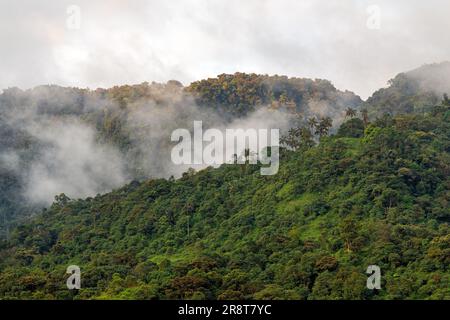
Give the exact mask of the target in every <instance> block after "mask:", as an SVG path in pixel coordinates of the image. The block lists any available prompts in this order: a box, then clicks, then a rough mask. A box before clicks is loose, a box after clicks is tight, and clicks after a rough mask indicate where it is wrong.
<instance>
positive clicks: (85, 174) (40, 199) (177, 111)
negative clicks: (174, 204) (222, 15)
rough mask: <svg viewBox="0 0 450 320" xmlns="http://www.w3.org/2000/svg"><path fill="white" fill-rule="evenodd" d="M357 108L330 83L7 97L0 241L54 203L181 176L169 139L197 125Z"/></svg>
mask: <svg viewBox="0 0 450 320" xmlns="http://www.w3.org/2000/svg"><path fill="white" fill-rule="evenodd" d="M360 103H361V99H360V98H359V97H358V96H356V95H354V94H353V93H350V92H341V91H338V90H336V88H334V86H333V85H332V84H331V83H330V82H328V81H324V80H310V79H300V78H288V77H279V76H273V77H270V76H264V75H256V74H243V73H236V74H234V75H220V76H218V77H217V78H212V79H208V80H203V81H200V82H198V83H197V82H196V83H193V84H191V85H190V86H188V87H183V85H182V84H181V83H179V82H177V81H169V82H167V83H166V84H159V83H151V84H149V83H142V84H139V85H133V86H130V85H124V86H118V87H113V88H110V89H97V90H89V89H78V88H64V87H59V86H39V87H36V88H33V89H29V90H20V89H17V88H10V89H6V90H4V91H3V92H2V94H0V191H1V192H0V238H2V237H5V236H6V237H8V231H7V229H9V228H10V227H12V225H13V222H14V221H16V220H18V219H19V218H23V217H26V216H28V215H29V214H31V213H32V212H34V211H36V210H38V209H40V208H42V207H45V206H48V205H49V204H50V203H51V199H52V198H53V197H54V195H55V194H58V193H61V192H65V193H67V194H68V195H70V196H72V197H87V196H92V195H95V194H97V193H105V192H107V191H110V190H111V189H113V188H117V187H120V186H122V185H124V184H125V183H126V182H129V181H131V180H133V179H136V180H143V179H148V178H161V177H165V178H168V177H170V176H171V175H175V176H179V175H181V172H183V170H184V169H183V168H181V169H180V168H173V166H172V164H171V163H170V162H168V161H166V159H168V158H169V157H170V150H171V147H172V145H171V142H170V134H171V132H172V131H173V130H174V129H177V128H191V127H192V122H193V121H194V120H203V121H204V123H205V127H206V126H211V127H219V128H220V127H223V126H225V125H227V124H229V123H231V122H232V121H235V120H236V121H237V120H242V121H241V124H245V123H246V119H249V118H251V117H252V113H254V112H255V111H257V110H259V111H260V113H259V118H258V121H259V122H264V121H266V122H268V121H267V120H270V121H272V125H278V127H282V125H281V124H277V123H276V121H277V120H276V119H277V117H275V116H274V113H275V112H277V111H279V114H280V116H279V117H281V116H283V117H284V118H286V119H288V120H289V118H290V116H291V115H293V114H294V113H302V114H305V115H315V116H318V117H319V116H325V115H332V116H333V118H334V119H335V123H337V122H338V119H339V118H341V117H342V116H343V113H344V110H345V108H347V107H348V106H352V107H355V106H356V105H358V104H360ZM269 115H270V116H269ZM248 121H252V120H251V119H249V120H248ZM266 125H267V127H269V126H270V125H269V124H267V123H266ZM74 155H76V156H74ZM104 168H108V169H109V170H110V172H109V173H108V174H104V170H105V169H104ZM185 169H187V168H185Z"/></svg>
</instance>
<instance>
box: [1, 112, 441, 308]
mask: <svg viewBox="0 0 450 320" xmlns="http://www.w3.org/2000/svg"><path fill="white" fill-rule="evenodd" d="M352 136H354V135H353V132H352ZM449 164H450V109H449V107H435V108H433V109H432V110H431V111H430V113H428V114H426V115H405V116H398V117H395V118H391V117H383V118H381V119H379V120H377V121H375V122H373V123H371V124H369V125H368V126H367V127H366V128H365V130H364V131H363V132H361V137H360V138H351V137H348V136H346V132H345V130H341V131H340V133H339V136H331V137H325V138H323V139H322V141H321V143H320V144H319V145H317V146H314V147H310V148H309V147H304V148H300V149H298V150H296V151H286V150H284V151H283V152H282V158H281V167H280V171H279V173H278V174H277V175H275V176H260V175H259V170H258V166H252V165H223V166H221V167H220V168H218V169H212V168H210V169H205V170H202V171H200V172H198V173H194V172H192V171H190V172H188V173H186V174H184V175H183V177H182V178H181V179H179V180H165V179H159V180H148V181H145V182H133V183H131V184H129V185H127V186H125V187H123V188H121V189H118V190H115V191H113V192H111V193H108V194H104V195H99V196H97V197H95V198H88V199H85V200H70V199H68V198H67V197H66V196H64V195H61V196H59V197H58V198H57V199H56V200H57V201H56V202H55V203H54V204H53V205H52V206H51V207H50V208H49V209H48V210H45V211H43V212H42V213H41V214H40V215H38V216H37V217H35V218H34V219H33V221H30V222H29V223H27V224H24V225H21V226H20V227H18V228H17V229H15V230H14V231H13V233H12V237H11V240H10V242H8V243H7V242H3V243H2V244H1V249H0V297H2V298H5V299H15V298H34V299H39V298H49V299H91V298H95V299H102V298H117V299H200V298H207V299H235V298H246V299H280V298H281V299H450V293H449V291H448V288H449V281H450V279H449V270H448V267H449V263H450V260H449V259H450V252H449V250H450V249H449V248H450V232H449V231H450V229H449V225H448V223H449V222H450V165H449ZM71 264H76V265H79V266H80V267H81V271H82V289H81V290H80V291H79V292H75V293H74V292H70V291H68V290H67V289H66V288H65V279H66V277H67V275H65V270H66V268H67V266H68V265H71ZM373 264H375V265H378V266H380V268H381V272H382V290H380V291H371V290H368V289H366V279H367V275H366V274H365V271H366V269H367V267H368V266H369V265H373Z"/></svg>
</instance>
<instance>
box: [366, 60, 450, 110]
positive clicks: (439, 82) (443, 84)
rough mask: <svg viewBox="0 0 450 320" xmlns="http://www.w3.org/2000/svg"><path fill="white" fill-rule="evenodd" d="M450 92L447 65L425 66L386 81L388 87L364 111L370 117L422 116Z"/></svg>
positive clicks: (376, 93)
mask: <svg viewBox="0 0 450 320" xmlns="http://www.w3.org/2000/svg"><path fill="white" fill-rule="evenodd" d="M449 92H450V62H442V63H433V64H426V65H423V66H422V67H420V68H417V69H414V70H411V71H408V72H403V73H400V74H398V75H397V76H395V77H394V78H393V79H391V80H389V82H388V87H387V88H382V89H380V90H377V91H376V92H375V93H374V94H373V95H372V96H371V97H369V98H368V99H367V100H366V101H365V103H364V107H365V108H367V109H368V110H370V113H371V115H372V116H377V115H378V116H381V115H383V114H384V113H389V114H401V113H411V112H423V111H424V110H426V109H427V108H430V107H432V106H434V105H436V104H438V103H439V102H440V101H441V99H442V95H444V94H447V93H449Z"/></svg>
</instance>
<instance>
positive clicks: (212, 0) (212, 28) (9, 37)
mask: <svg viewBox="0 0 450 320" xmlns="http://www.w3.org/2000/svg"><path fill="white" fill-rule="evenodd" d="M71 5H76V6H77V7H78V8H79V9H80V15H79V16H78V15H77V9H76V7H75V10H74V9H73V7H71ZM378 13H379V14H378ZM378 16H379V19H378ZM449 17H450V1H448V0H427V1H422V0H397V1H392V0H373V1H366V0H164V1H163V0H159V1H155V0H147V1H144V0H142V1H141V0H126V1H125V0H123V1H121V0H107V1H106V0H96V1H92V0H89V1H87V0H86V1H84V0H70V1H66V0H58V1H54V0H52V1H50V0H20V1H17V0H0V88H2V89H3V88H7V87H12V86H18V87H21V88H29V87H32V86H35V85H40V84H59V85H64V86H79V87H89V88H97V87H109V86H112V85H116V84H126V83H127V84H134V83H140V82H144V81H148V82H151V81H167V80H170V79H178V80H180V81H182V82H183V83H184V84H188V83H190V82H191V81H194V80H198V79H202V78H206V77H213V76H216V75H217V74H220V73H234V72H236V71H242V72H256V73H267V74H285V75H289V76H299V77H311V78H325V79H329V80H331V81H332V82H333V83H334V84H335V85H336V86H337V87H338V88H339V89H348V90H351V91H354V92H356V93H357V94H359V95H361V96H362V97H363V98H366V97H367V96H368V95H370V94H371V93H372V92H373V91H374V90H376V89H377V88H379V87H382V86H385V85H386V82H387V80H389V79H390V78H392V77H393V76H395V75H396V74H397V73H399V72H402V71H406V70H409V69H413V68H416V67H419V66H421V65H423V64H425V63H431V62H441V61H445V60H450V41H449V39H450V36H449V31H450V18H449ZM78 22H80V24H79V25H78Z"/></svg>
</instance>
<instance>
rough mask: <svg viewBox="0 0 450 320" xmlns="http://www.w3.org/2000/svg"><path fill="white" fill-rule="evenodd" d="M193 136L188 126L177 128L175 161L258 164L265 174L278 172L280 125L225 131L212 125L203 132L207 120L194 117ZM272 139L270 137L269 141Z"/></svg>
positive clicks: (262, 173) (190, 163)
mask: <svg viewBox="0 0 450 320" xmlns="http://www.w3.org/2000/svg"><path fill="white" fill-rule="evenodd" d="M193 133H194V135H193V137H192V135H191V132H190V131H189V130H188V129H183V128H178V129H175V130H174V131H173V132H172V134H171V137H170V140H171V141H172V142H177V144H176V145H175V146H174V147H173V148H172V152H171V160H172V162H173V163H174V164H175V165H220V164H223V163H227V162H228V163H229V162H230V161H231V162H233V163H235V164H245V163H249V164H257V163H258V162H259V163H261V164H263V165H269V166H268V167H261V170H260V173H261V175H274V174H276V173H277V172H278V168H279V145H280V130H279V129H270V131H269V130H268V129H254V128H247V129H241V128H234V129H229V128H228V129H225V135H224V133H223V131H221V130H219V129H215V128H209V129H207V130H206V131H204V132H203V122H202V121H194V130H193ZM269 139H270V141H269Z"/></svg>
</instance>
